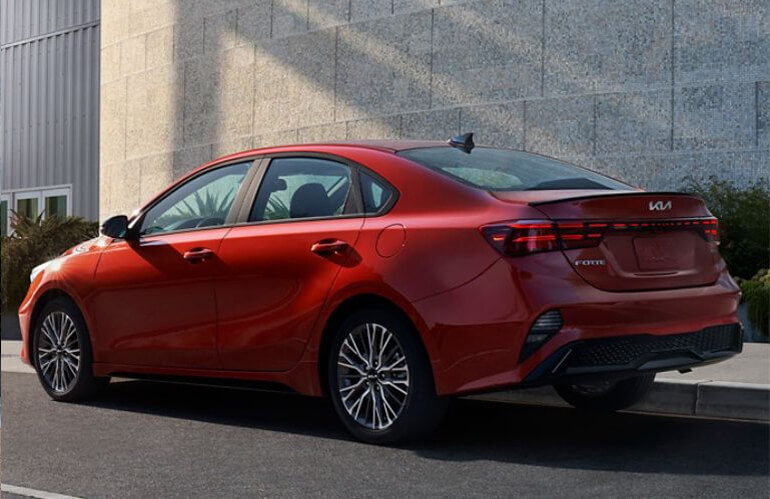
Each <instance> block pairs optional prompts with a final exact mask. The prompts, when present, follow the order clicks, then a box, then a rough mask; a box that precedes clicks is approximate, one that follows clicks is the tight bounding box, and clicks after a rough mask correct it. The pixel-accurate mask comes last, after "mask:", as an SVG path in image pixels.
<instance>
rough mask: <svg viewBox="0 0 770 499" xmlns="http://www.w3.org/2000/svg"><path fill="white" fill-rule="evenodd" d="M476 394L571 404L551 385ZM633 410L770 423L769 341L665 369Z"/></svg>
mask: <svg viewBox="0 0 770 499" xmlns="http://www.w3.org/2000/svg"><path fill="white" fill-rule="evenodd" d="M474 398H479V399H483V400H495V401H500V402H513V403H521V404H542V405H555V406H565V407H566V406H567V404H566V403H565V402H563V401H562V400H561V398H560V397H559V396H558V395H557V394H556V392H555V391H554V390H553V388H551V387H541V388H530V389H527V390H511V391H506V392H498V393H490V394H485V395H477V396H475V397H474ZM629 411H633V412H654V413H662V414H674V415H679V416H700V417H705V418H717V419H744V420H751V421H770V345H768V344H761V343H745V344H744V345H743V352H742V353H741V354H739V355H736V356H735V357H733V358H732V359H730V360H727V361H725V362H720V363H719V364H713V365H710V366H704V367H700V368H696V369H693V370H692V372H689V373H687V374H679V373H678V372H676V371H673V372H665V373H660V374H658V376H657V377H656V379H655V385H654V386H653V388H652V391H651V392H650V393H649V395H648V396H647V398H646V399H645V400H643V401H642V402H640V403H639V404H637V405H635V406H633V407H631V408H630V409H629Z"/></svg>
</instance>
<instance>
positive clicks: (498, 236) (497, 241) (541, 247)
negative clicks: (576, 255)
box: [481, 220, 559, 256]
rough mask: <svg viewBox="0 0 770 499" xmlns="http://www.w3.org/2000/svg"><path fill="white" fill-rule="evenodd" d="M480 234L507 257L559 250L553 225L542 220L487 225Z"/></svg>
mask: <svg viewBox="0 0 770 499" xmlns="http://www.w3.org/2000/svg"><path fill="white" fill-rule="evenodd" d="M481 232H482V233H483V234H484V237H486V238H487V241H489V242H490V244H492V246H494V247H495V248H497V250H498V251H500V253H503V254H504V255H507V256H521V255H527V254H529V253H537V252H540V251H552V250H556V249H559V246H558V243H557V241H556V232H555V231H554V228H553V223H551V222H548V221H544V220H521V221H518V222H512V223H510V224H501V225H487V226H484V227H482V228H481Z"/></svg>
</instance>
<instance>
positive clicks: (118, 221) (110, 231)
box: [102, 215, 128, 239]
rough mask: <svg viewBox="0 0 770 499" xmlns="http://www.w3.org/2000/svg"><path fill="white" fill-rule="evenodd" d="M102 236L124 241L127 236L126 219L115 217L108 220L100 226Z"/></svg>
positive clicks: (120, 216)
mask: <svg viewBox="0 0 770 499" xmlns="http://www.w3.org/2000/svg"><path fill="white" fill-rule="evenodd" d="M102 234H104V235H105V236H108V237H112V238H114V239H125V238H126V234H128V217H127V216H125V215H115V216H114V217H112V218H108V219H107V220H105V221H104V223H103V224H102Z"/></svg>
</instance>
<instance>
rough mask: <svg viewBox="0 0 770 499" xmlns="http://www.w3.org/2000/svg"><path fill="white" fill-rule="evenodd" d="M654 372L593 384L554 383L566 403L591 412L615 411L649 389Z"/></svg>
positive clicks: (633, 402)
mask: <svg viewBox="0 0 770 499" xmlns="http://www.w3.org/2000/svg"><path fill="white" fill-rule="evenodd" d="M654 381H655V374H654V373H652V374H642V375H639V376H634V377H632V378H626V379H623V380H619V381H607V382H603V383H595V384H578V385H554V388H555V389H556V393H558V394H559V396H560V397H561V398H563V399H564V400H565V401H566V402H567V403H568V404H570V405H572V406H573V407H576V408H578V409H582V410H586V411H591V412H615V411H619V410H621V409H626V408H628V407H631V406H632V405H634V404H635V403H637V402H639V401H640V400H642V399H643V398H644V397H645V395H647V392H649V391H650V388H651V387H652V384H653V382H654Z"/></svg>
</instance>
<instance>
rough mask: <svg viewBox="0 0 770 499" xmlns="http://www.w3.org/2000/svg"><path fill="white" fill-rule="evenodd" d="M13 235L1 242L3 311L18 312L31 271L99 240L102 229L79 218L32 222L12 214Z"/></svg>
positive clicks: (38, 219)
mask: <svg viewBox="0 0 770 499" xmlns="http://www.w3.org/2000/svg"><path fill="white" fill-rule="evenodd" d="M11 228H12V229H13V234H12V235H11V236H9V237H4V238H3V239H2V242H0V289H2V309H3V310H15V309H16V308H17V307H18V306H19V304H20V303H21V301H22V300H23V299H24V296H25V295H26V293H27V289H28V288H29V274H30V272H31V271H32V269H33V268H34V267H35V266H37V265H39V264H41V263H43V262H45V261H47V260H50V259H52V258H55V257H56V256H58V255H60V254H61V253H62V252H64V251H66V250H67V249H69V248H71V247H72V246H74V245H76V244H78V243H81V242H83V241H86V240H88V239H91V238H93V237H96V236H97V235H98V234H99V227H98V224H97V223H96V222H89V221H87V220H84V219H82V218H80V217H63V218H60V217H56V216H53V217H49V218H46V219H43V217H42V216H40V217H38V218H36V219H32V218H27V217H23V216H18V215H17V214H15V213H14V214H13V217H12V221H11Z"/></svg>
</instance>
